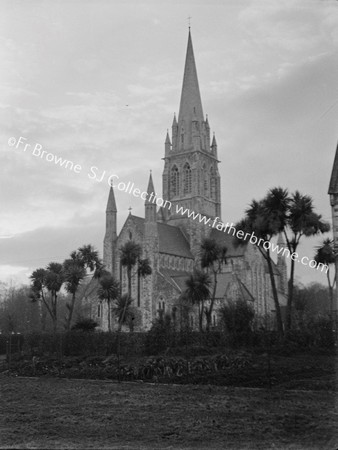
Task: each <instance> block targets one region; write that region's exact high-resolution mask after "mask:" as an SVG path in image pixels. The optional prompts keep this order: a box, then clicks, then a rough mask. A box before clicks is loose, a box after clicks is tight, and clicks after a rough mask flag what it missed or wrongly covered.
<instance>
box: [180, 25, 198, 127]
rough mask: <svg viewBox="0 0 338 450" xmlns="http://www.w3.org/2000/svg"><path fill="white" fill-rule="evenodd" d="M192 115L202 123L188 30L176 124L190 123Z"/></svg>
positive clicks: (194, 65) (193, 58)
mask: <svg viewBox="0 0 338 450" xmlns="http://www.w3.org/2000/svg"><path fill="white" fill-rule="evenodd" d="M194 115H196V118H197V120H198V121H199V122H201V123H202V122H203V108H202V101H201V95H200V89H199V85H198V78H197V71H196V64H195V57H194V50H193V46H192V40H191V33H190V30H189V37H188V46H187V54H186V59H185V68H184V77H183V85H182V93H181V102H180V111H179V114H178V123H179V124H181V122H182V121H183V120H184V121H185V122H186V123H191V121H192V119H193V116H194Z"/></svg>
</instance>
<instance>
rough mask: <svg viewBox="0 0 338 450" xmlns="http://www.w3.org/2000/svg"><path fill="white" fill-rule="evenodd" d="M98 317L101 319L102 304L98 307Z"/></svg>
mask: <svg viewBox="0 0 338 450" xmlns="http://www.w3.org/2000/svg"><path fill="white" fill-rule="evenodd" d="M97 317H101V304H100V303H99V304H98V305H97Z"/></svg>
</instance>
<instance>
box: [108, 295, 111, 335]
mask: <svg viewBox="0 0 338 450" xmlns="http://www.w3.org/2000/svg"><path fill="white" fill-rule="evenodd" d="M107 307H108V331H109V332H110V331H111V323H110V322H111V320H110V298H109V297H108V298H107Z"/></svg>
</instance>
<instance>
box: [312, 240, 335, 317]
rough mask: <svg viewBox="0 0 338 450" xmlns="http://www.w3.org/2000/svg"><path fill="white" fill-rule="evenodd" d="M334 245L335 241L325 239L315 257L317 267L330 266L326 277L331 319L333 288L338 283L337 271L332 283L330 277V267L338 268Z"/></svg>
mask: <svg viewBox="0 0 338 450" xmlns="http://www.w3.org/2000/svg"><path fill="white" fill-rule="evenodd" d="M333 244H334V241H333V239H330V238H326V239H324V241H323V243H322V245H321V246H319V247H317V251H316V254H315V257H314V260H315V261H316V263H317V265H318V264H325V265H326V266H328V270H327V271H326V276H327V282H328V286H329V295H330V313H331V317H332V313H333V288H334V285H335V283H336V281H337V274H336V271H335V273H334V277H333V280H332V281H331V277H330V265H331V264H333V265H334V268H336V266H335V262H336V258H335V254H334V247H333ZM334 270H335V269H334Z"/></svg>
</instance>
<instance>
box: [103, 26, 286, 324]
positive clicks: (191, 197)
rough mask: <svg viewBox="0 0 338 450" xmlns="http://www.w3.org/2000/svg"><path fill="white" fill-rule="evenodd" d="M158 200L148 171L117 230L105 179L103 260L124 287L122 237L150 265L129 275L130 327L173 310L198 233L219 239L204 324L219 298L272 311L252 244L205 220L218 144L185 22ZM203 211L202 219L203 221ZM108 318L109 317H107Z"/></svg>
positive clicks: (210, 213)
mask: <svg viewBox="0 0 338 450" xmlns="http://www.w3.org/2000/svg"><path fill="white" fill-rule="evenodd" d="M163 159H164V168H163V174H162V206H160V207H158V205H157V204H156V203H157V202H154V201H151V199H154V198H155V194H156V190H155V187H154V184H153V179H152V175H151V173H150V176H149V182H148V187H147V190H146V191H145V192H146V195H145V196H144V197H143V198H144V199H145V203H144V210H145V211H144V217H138V216H135V215H133V214H132V213H131V211H130V212H129V215H128V217H127V218H126V220H125V222H124V225H123V226H122V229H121V230H120V232H119V233H118V232H117V225H116V222H117V205H116V201H115V196H114V190H113V188H112V187H111V188H110V192H109V196H108V204H107V209H106V233H105V237H104V249H103V261H104V264H105V266H106V268H107V269H108V270H109V271H110V272H111V273H112V274H113V275H114V276H115V278H116V279H118V280H119V281H120V283H121V289H122V293H126V292H127V274H126V270H125V268H124V267H122V266H121V264H120V252H119V249H120V248H121V246H122V245H123V244H125V243H126V242H127V241H128V240H132V241H134V242H136V243H138V244H139V245H140V246H141V248H142V258H148V260H149V262H150V265H151V268H152V273H151V275H148V276H146V277H144V278H139V277H137V276H134V277H133V279H132V298H133V307H134V308H136V309H137V311H138V321H137V322H136V323H135V331H141V330H149V329H150V328H151V326H152V323H153V322H154V320H155V319H156V318H157V317H158V316H159V314H160V313H161V312H162V313H165V314H170V315H171V316H173V315H174V314H176V313H177V311H179V307H180V301H181V300H180V299H181V296H182V293H183V292H184V290H185V281H186V279H187V278H188V277H189V275H190V274H191V273H192V271H193V269H194V267H196V264H197V260H198V253H199V249H200V244H201V241H202V239H203V238H204V237H210V238H212V239H215V240H216V241H217V242H219V243H221V244H222V245H225V247H226V248H227V252H226V259H227V261H226V263H224V264H223V266H222V270H221V273H220V274H219V276H218V283H217V291H216V301H215V306H214V311H213V315H212V326H213V327H215V328H217V326H218V321H219V318H218V314H217V311H218V309H219V308H220V306H221V305H222V304H224V302H226V301H227V300H230V299H231V300H237V299H245V300H246V301H248V302H252V305H253V307H254V309H255V312H256V315H257V316H261V317H263V316H267V315H270V316H272V317H273V315H274V303H273V299H272V293H271V286H270V279H269V274H268V269H267V264H266V262H265V260H264V258H263V257H262V255H261V254H260V252H259V250H258V248H257V247H256V246H255V245H252V244H250V243H246V244H245V245H241V246H238V245H235V237H233V236H232V235H231V234H229V233H225V232H223V231H221V230H220V229H219V227H217V228H216V227H214V226H210V223H216V221H217V222H218V223H220V222H221V221H222V219H221V217H222V215H221V178H220V174H219V169H218V165H219V162H220V161H219V160H218V146H217V142H216V138H215V135H213V136H211V133H210V126H209V121H208V117H207V116H205V115H204V113H203V107H202V101H201V95H200V90H199V84H198V77H197V70H196V64H195V57H194V51H193V45H192V39H191V33H190V30H189V36H188V45H187V52H186V60H185V68H184V76H183V85H182V91H181V100H180V107H179V114H178V117H176V116H175V115H174V119H173V123H172V128H171V136H170V135H169V133H168V132H167V135H166V139H165V144H164V158H163ZM182 211H194V212H198V213H199V214H200V216H199V217H202V216H203V217H204V218H205V220H204V221H200V220H194V219H193V218H192V217H191V216H190V215H189V214H184V213H182ZM207 219H209V221H210V222H209V223H207ZM274 271H275V278H276V284H277V287H278V291H279V299H280V304H281V305H284V304H286V262H285V257H284V256H278V260H277V263H276V264H274ZM197 315H198V312H197V309H196V310H194V308H191V311H190V312H189V319H188V320H189V324H190V326H191V328H192V329H197V328H198V317H197ZM94 318H95V320H96V321H97V322H98V323H99V324H100V328H101V329H103V330H106V329H107V311H106V305H104V304H99V305H98V309H97V315H96V316H95V317H94ZM112 323H113V322H112Z"/></svg>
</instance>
